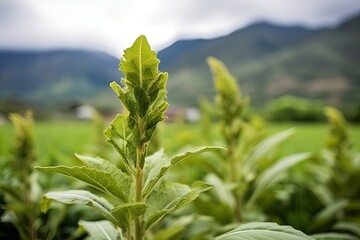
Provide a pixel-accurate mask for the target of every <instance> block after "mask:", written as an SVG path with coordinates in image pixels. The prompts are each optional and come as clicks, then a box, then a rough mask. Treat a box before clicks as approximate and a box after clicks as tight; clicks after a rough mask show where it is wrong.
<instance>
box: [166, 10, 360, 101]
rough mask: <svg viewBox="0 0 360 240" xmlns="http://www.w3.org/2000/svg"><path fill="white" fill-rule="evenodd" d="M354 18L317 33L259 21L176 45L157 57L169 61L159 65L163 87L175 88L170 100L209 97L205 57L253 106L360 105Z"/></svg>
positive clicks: (359, 31)
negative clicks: (222, 68)
mask: <svg viewBox="0 0 360 240" xmlns="http://www.w3.org/2000/svg"><path fill="white" fill-rule="evenodd" d="M359 19H360V17H359V16H357V17H354V18H352V19H349V20H347V21H345V22H344V23H342V24H340V25H339V26H337V27H335V28H331V29H320V30H309V29H305V28H302V27H288V26H275V25H271V24H268V23H258V24H254V25H251V26H249V27H247V28H244V29H240V30H238V31H235V32H233V33H231V34H229V35H227V36H223V37H220V38H216V39H210V40H201V43H202V44H201V45H200V44H196V47H193V46H194V44H193V40H187V41H179V42H176V43H174V44H173V45H172V46H170V47H168V48H166V49H164V50H163V51H161V52H160V53H159V56H160V58H161V57H162V58H161V59H162V61H164V62H169V61H170V60H172V61H173V62H172V64H171V63H170V64H169V63H167V64H166V65H164V66H162V67H163V70H165V71H168V72H169V74H170V80H169V81H168V88H169V89H170V91H171V89H176V91H175V93H173V94H172V95H170V96H169V99H170V102H173V103H182V104H184V105H195V104H197V101H198V96H200V95H204V96H208V98H212V97H213V94H214V90H213V86H212V77H211V75H210V71H209V69H208V66H207V64H206V58H207V57H208V56H215V57H217V58H219V59H220V60H222V61H223V62H224V63H225V64H226V65H227V67H228V68H229V70H230V72H232V73H233V74H234V75H235V76H236V77H237V78H238V79H239V83H240V86H241V87H242V89H243V91H244V92H245V93H247V94H249V95H250V96H251V99H252V104H253V105H255V106H262V105H264V104H265V103H266V102H267V101H268V100H269V99H272V98H275V97H278V96H281V95H284V94H292V95H296V96H299V97H307V98H314V99H319V100H322V101H323V102H325V103H327V104H335V105H338V106H341V105H344V104H352V103H355V102H359V101H360V99H359V96H358V92H359V91H360V86H359V78H360V57H359V56H360V54H359V53H360V45H359V44H358V39H360V20H359ZM199 41H200V40H195V42H196V43H198V42H199ZM188 45H190V46H192V48H191V49H189V50H188V49H187V48H186V46H188ZM181 46H183V48H180V47H181ZM174 49H177V50H178V51H174Z"/></svg>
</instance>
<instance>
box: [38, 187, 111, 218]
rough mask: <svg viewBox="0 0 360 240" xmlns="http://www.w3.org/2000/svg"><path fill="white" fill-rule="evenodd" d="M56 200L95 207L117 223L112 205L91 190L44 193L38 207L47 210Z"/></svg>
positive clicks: (43, 210)
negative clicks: (112, 212) (112, 211)
mask: <svg viewBox="0 0 360 240" xmlns="http://www.w3.org/2000/svg"><path fill="white" fill-rule="evenodd" d="M54 200H55V201H58V202H62V203H65V204H81V205H87V206H90V207H92V208H93V209H95V210H96V211H97V212H98V213H100V214H101V215H102V216H104V217H105V218H106V219H108V220H109V221H111V222H113V223H117V220H116V218H114V216H113V215H112V214H111V210H112V209H113V206H112V205H111V203H109V202H108V201H107V200H105V199H104V198H100V197H98V196H96V195H95V194H92V193H91V192H88V191H85V190H68V191H58V192H48V193H46V194H45V195H44V196H43V197H42V198H41V201H40V209H41V211H42V212H47V211H48V209H49V207H50V204H51V203H52V201H54Z"/></svg>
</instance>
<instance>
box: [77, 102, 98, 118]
mask: <svg viewBox="0 0 360 240" xmlns="http://www.w3.org/2000/svg"><path fill="white" fill-rule="evenodd" d="M73 110H74V116H75V118H76V119H78V120H91V119H93V118H94V115H95V114H96V110H95V108H94V107H93V106H90V105H79V106H77V107H75V108H74V109H73Z"/></svg>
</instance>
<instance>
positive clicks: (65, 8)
mask: <svg viewBox="0 0 360 240" xmlns="http://www.w3.org/2000/svg"><path fill="white" fill-rule="evenodd" d="M359 10H360V0H317V1H313V0H291V1H289V0H261V1H260V0H252V1H250V0H196V1H193V0H182V1H171V0H152V1H149V0H103V1H100V0H61V1H60V0H0V34H1V37H0V48H56V47H72V48H79V47H82V48H92V49H97V50H103V51H107V52H110V53H113V54H115V55H117V56H120V55H121V53H122V49H124V48H125V47H128V46H129V45H130V44H131V43H132V41H133V40H134V39H135V38H136V37H137V36H138V35H140V34H145V35H146V36H147V37H148V40H149V42H150V44H151V45H152V46H153V47H154V48H155V49H160V48H161V47H164V46H166V45H168V44H170V43H171V42H173V41H175V40H176V39H178V38H209V37H214V36H219V35H222V34H226V33H229V32H231V31H233V30H235V29H237V28H239V27H242V26H244V25H246V24H249V23H251V22H253V21H257V20H267V21H272V22H276V23H281V24H299V25H305V26H310V27H317V26H322V25H333V24H336V23H337V22H339V21H340V20H341V19H342V18H344V17H345V16H347V15H349V14H352V13H356V12H358V11H359Z"/></svg>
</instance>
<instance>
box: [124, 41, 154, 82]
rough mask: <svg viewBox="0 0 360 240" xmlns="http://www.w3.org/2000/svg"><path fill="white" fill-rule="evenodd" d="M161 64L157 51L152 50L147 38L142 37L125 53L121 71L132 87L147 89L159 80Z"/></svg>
mask: <svg viewBox="0 0 360 240" xmlns="http://www.w3.org/2000/svg"><path fill="white" fill-rule="evenodd" d="M159 63H160V61H159V60H158V59H157V58H156V53H155V51H152V50H151V47H150V45H149V43H148V41H147V39H146V37H145V36H144V35H141V36H139V37H138V38H137V39H136V40H135V42H134V44H133V45H132V46H131V47H130V48H127V49H126V50H125V51H124V55H123V58H122V59H121V62H120V66H119V69H120V70H121V71H122V72H123V73H124V75H125V79H126V80H128V81H129V82H130V83H131V84H132V86H134V87H140V88H147V86H149V85H150V83H151V82H152V81H153V80H154V79H157V78H158V74H159V72H158V66H159Z"/></svg>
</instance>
